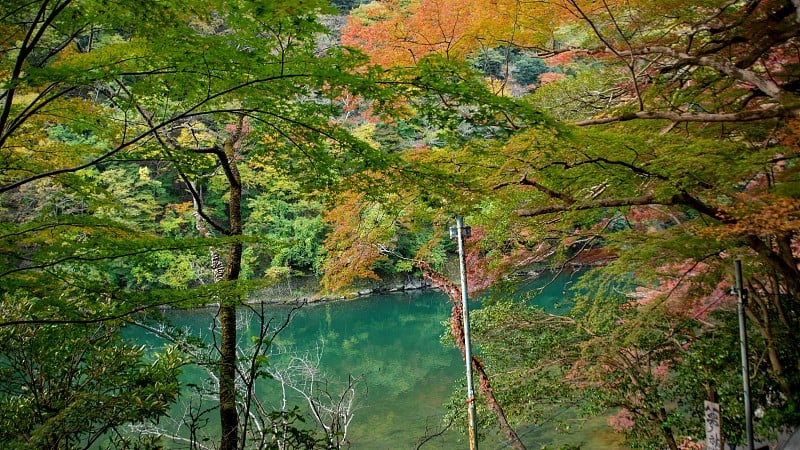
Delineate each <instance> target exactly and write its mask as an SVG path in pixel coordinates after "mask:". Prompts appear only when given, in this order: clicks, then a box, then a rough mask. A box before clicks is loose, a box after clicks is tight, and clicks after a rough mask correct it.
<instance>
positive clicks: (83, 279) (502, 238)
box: [0, 0, 800, 449]
mask: <svg viewBox="0 0 800 450" xmlns="http://www.w3.org/2000/svg"><path fill="white" fill-rule="evenodd" d="M799 34H800V5H798V4H797V2H796V1H793V0H748V1H745V0H739V1H737V0H732V1H716V0H709V1H705V2H696V1H695V2H689V1H682V0H670V1H658V2H647V1H638V0H637V1H626V2H617V1H612V0H604V1H601V2H595V1H577V0H556V1H553V2H540V3H520V2H511V1H506V0H495V1H490V2H485V1H466V2H465V1H455V0H412V1H401V0H377V1H372V2H365V1H336V2H333V4H332V5H331V4H328V3H327V2H324V1H317V0H312V1H303V2H297V1H289V0H286V1H283V0H279V1H270V2H267V3H266V4H265V3H264V2H255V1H247V0H236V1H222V0H212V1H194V0H189V1H184V2H173V1H162V2H155V3H154V2H148V1H139V0H137V1H127V2H106V1H100V0H36V1H19V0H10V1H5V2H3V3H2V4H0V162H1V164H0V312H1V314H0V353H1V354H2V356H1V357H0V379H2V381H1V382H0V387H1V388H0V411H1V412H0V425H2V427H0V446H2V447H4V448H6V447H8V448H54V449H55V448H90V447H92V446H98V445H102V446H112V447H116V448H134V447H136V446H139V447H136V448H156V447H157V446H158V445H163V443H164V441H166V440H167V438H168V437H169V436H167V435H168V434H169V432H170V431H174V430H163V429H161V428H158V426H157V425H159V424H161V422H160V420H161V419H162V418H164V417H166V415H167V414H169V411H170V405H172V404H173V403H174V402H175V401H176V399H177V398H178V397H179V396H181V395H186V394H185V392H184V393H182V390H181V385H180V383H179V379H178V376H179V374H180V372H181V370H182V369H185V368H186V367H188V366H189V365H198V366H201V367H203V368H204V370H207V371H208V374H209V380H210V384H211V385H212V389H211V392H210V393H208V395H210V396H211V397H212V398H213V400H214V401H215V402H216V404H217V405H218V407H215V409H214V411H204V412H203V415H202V417H199V416H198V417H194V418H193V419H194V424H195V425H196V424H198V423H207V421H209V420H211V421H213V422H214V423H216V424H218V425H215V427H214V429H215V430H218V431H217V432H216V435H214V436H212V437H207V439H210V440H211V441H213V442H214V443H213V444H209V445H211V446H212V447H213V448H222V449H235V448H335V447H340V446H344V445H346V440H345V439H344V436H343V435H342V430H341V429H339V428H337V426H338V425H334V424H333V423H331V424H324V423H321V422H320V423H319V424H317V429H316V430H311V429H309V428H308V427H306V426H304V425H302V422H300V421H299V420H300V416H302V413H300V412H298V411H296V410H295V411H293V412H292V411H278V412H273V411H266V410H263V409H259V408H260V406H261V405H260V404H259V402H258V399H257V398H255V396H254V394H253V393H254V392H255V388H254V386H255V385H256V384H257V383H262V382H269V377H270V376H269V375H268V364H269V362H268V361H267V358H266V357H265V356H264V355H265V354H266V349H267V348H268V347H269V345H270V342H271V339H272V337H274V336H271V335H269V333H268V327H267V325H269V324H268V322H269V321H268V320H266V319H264V327H263V330H262V333H261V334H260V335H258V336H252V337H249V336H248V337H246V340H250V341H251V343H252V346H251V347H248V348H247V349H242V348H238V349H237V343H240V342H241V338H242V336H241V335H240V331H239V328H237V325H238V323H237V320H238V319H237V314H236V310H237V307H240V306H242V305H244V304H246V303H247V300H248V299H249V296H250V293H252V292H253V291H254V290H256V289H259V288H263V287H268V286H270V285H272V284H273V283H276V282H278V281H280V280H285V279H286V277H291V276H297V275H309V274H311V275H314V276H317V277H320V278H321V279H322V287H323V288H324V289H325V290H327V291H329V292H335V291H341V290H344V289H347V288H348V286H350V285H351V284H352V283H354V282H357V281H358V280H362V279H367V278H380V277H385V276H388V275H396V274H410V273H414V274H420V273H421V274H424V275H425V276H427V277H429V278H430V279H432V280H434V282H436V283H437V284H438V285H439V287H440V288H441V289H442V290H443V291H445V292H446V293H447V294H448V295H450V296H451V297H452V298H458V297H459V296H460V292H459V288H458V287H457V286H455V285H454V284H453V283H452V282H451V281H450V280H447V279H445V278H444V277H443V276H442V275H441V273H442V271H443V269H444V267H445V264H446V262H447V261H448V260H451V259H452V258H453V252H454V247H453V246H454V244H453V243H452V242H450V239H449V238H448V236H447V227H448V226H449V225H450V224H451V223H452V222H453V221H454V217H455V216H456V215H459V216H463V217H465V219H466V221H467V223H468V224H469V225H471V226H472V238H470V240H469V242H468V253H469V254H468V268H469V281H470V287H471V289H472V290H473V291H474V292H478V291H482V290H484V289H486V288H489V287H492V288H493V289H492V290H491V292H492V294H491V295H490V296H488V297H486V298H485V299H484V301H483V308H482V309H480V310H478V311H475V312H474V313H473V317H474V319H473V320H474V326H475V330H473V333H474V334H473V339H474V340H475V341H476V343H477V344H479V346H480V349H481V355H480V356H481V357H480V358H477V359H475V361H474V364H475V367H476V369H477V370H478V371H479V373H480V376H481V377H482V378H481V383H482V387H483V388H484V389H483V390H484V393H485V394H487V395H486V396H485V397H484V399H482V400H481V402H482V403H480V406H481V408H482V410H481V411H480V414H479V417H480V418H481V420H482V423H481V427H484V426H495V425H499V426H500V427H501V428H502V429H503V430H505V432H506V436H507V437H508V439H509V440H510V442H511V444H512V445H514V446H516V447H522V446H523V444H522V442H521V441H519V440H518V439H517V437H516V435H515V433H514V429H515V428H516V427H519V426H522V425H531V424H536V423H537V422H538V421H540V420H542V418H545V417H548V416H549V415H552V414H553V410H552V408H555V407H558V408H563V407H564V406H565V405H571V406H575V413H580V414H586V415H600V416H609V417H611V419H610V420H609V423H610V424H611V425H612V426H614V427H615V428H616V429H617V430H618V431H620V432H621V433H624V435H625V436H626V439H627V442H628V443H629V444H630V445H631V446H632V447H634V448H670V449H678V448H682V447H683V448H687V447H686V446H687V445H691V444H692V442H697V441H698V440H699V439H702V435H703V414H702V408H703V402H704V400H710V401H714V402H718V403H720V404H721V407H722V411H723V415H724V423H725V427H724V428H723V438H724V439H725V440H726V441H728V442H733V443H742V442H744V440H745V430H744V419H743V417H744V410H743V405H742V391H741V370H740V369H741V363H740V360H739V342H738V325H737V311H736V306H737V305H736V295H735V293H734V292H733V291H732V287H733V267H734V260H740V261H742V263H743V267H744V277H745V288H746V290H747V294H748V298H749V304H748V307H747V320H748V323H749V332H750V335H751V350H750V360H749V361H748V364H749V369H750V373H751V374H752V380H751V385H752V387H753V394H752V401H753V405H754V408H755V409H756V410H757V414H756V416H757V420H756V432H757V434H758V436H759V438H760V439H764V440H768V439H771V438H773V437H774V435H775V434H776V433H777V432H779V431H782V430H785V429H792V428H795V427H796V426H797V425H798V423H800V413H798V410H799V409H800V398H799V397H798V394H797V393H798V392H800V353H798V345H797V338H796V336H797V335H798V332H800V323H798V320H800V319H798V314H800V303H798V301H799V300H800V297H799V296H800V268H799V266H798V263H800V242H799V241H798V231H800V180H799V179H798V177H800V174H799V173H798V161H797V159H798V156H800V38H799V37H798V35H799ZM532 264H533V265H536V266H537V267H539V268H544V267H547V268H551V269H553V270H555V271H557V272H558V271H564V270H573V269H574V268H576V267H581V268H589V269H588V270H580V271H579V272H578V275H576V276H579V279H578V281H577V282H576V284H575V286H574V289H572V290H571V291H570V292H565V305H566V306H567V307H566V308H564V309H562V310H560V311H562V312H561V313H560V314H558V315H557V314H555V313H554V312H552V311H544V310H541V309H539V308H537V307H535V306H532V304H533V303H532V302H530V301H528V300H529V299H528V298H520V297H519V296H518V295H511V294H507V293H506V292H507V291H505V290H504V289H503V286H504V285H505V282H506V276H507V275H509V274H511V273H513V272H515V271H516V270H518V269H519V268H520V267H527V266H530V265H532ZM208 304H214V305H217V307H218V316H217V317H218V328H217V329H216V330H215V331H216V333H217V334H216V336H217V339H215V340H214V343H213V345H212V346H211V347H209V348H201V345H200V344H199V343H198V342H195V341H193V340H192V339H191V338H189V337H186V336H181V335H180V334H179V333H174V330H168V329H166V328H164V327H162V326H161V324H160V319H159V314H158V312H159V310H160V309H162V308H164V307H174V308H191V307H194V306H199V305H208ZM456 313H457V311H456V310H455V309H454V317H457V315H455V314H456ZM456 322H457V321H454V322H453V323H452V330H451V331H452V334H453V337H455V338H456V339H455V342H456V344H457V345H458V344H459V337H460V334H459V333H462V332H463V330H461V329H460V328H459V325H458V324H457V323H456ZM134 324H136V325H137V326H140V327H145V328H147V329H149V330H151V331H153V332H155V333H158V334H159V335H160V336H161V337H163V338H167V339H168V340H170V341H171V342H173V343H174V345H173V346H170V347H168V348H167V349H165V350H164V351H163V352H161V353H160V354H157V355H153V354H150V353H147V352H145V350H144V348H143V347H141V346H138V345H133V344H132V343H131V342H129V341H127V340H125V339H123V338H122V333H123V330H124V329H125V328H126V327H130V326H132V325H134ZM489 383H491V384H489ZM489 386H491V388H490V389H489ZM454 414H456V415H459V417H460V415H461V414H462V413H461V412H460V411H454ZM211 415H213V417H211ZM332 417H333V416H332ZM201 419H202V420H201ZM462 419H463V418H462ZM203 420H204V421H206V422H202V421H203ZM331 420H332V421H334V422H335V420H334V419H331ZM336 420H338V419H336ZM134 424H135V425H137V427H139V428H136V429H138V430H144V429H147V430H150V431H148V432H147V433H145V432H142V433H138V434H136V433H131V431H130V430H131V429H132V428H131V425H134ZM143 424H144V425H147V426H148V427H150V428H147V427H145V428H142V426H143ZM328 425H329V426H328ZM152 430H160V431H159V433H161V434H159V433H155V432H153V431H152ZM195 431H197V430H195ZM176 433H177V432H176ZM198 436H199V435H195V434H192V435H191V436H189V437H186V436H184V437H182V438H181V439H189V440H190V441H192V442H193V443H194V444H197V445H200V444H199V442H200V440H201V438H200V437H198ZM172 437H173V438H177V436H172ZM178 441H180V440H178ZM194 444H193V445H194ZM203 445H205V444H203Z"/></svg>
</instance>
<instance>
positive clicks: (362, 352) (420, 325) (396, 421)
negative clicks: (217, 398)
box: [168, 282, 624, 450]
mask: <svg viewBox="0 0 800 450" xmlns="http://www.w3.org/2000/svg"><path fill="white" fill-rule="evenodd" d="M562 290H563V282H561V283H555V284H554V285H552V286H549V287H548V291H546V292H544V294H543V295H540V296H539V297H538V298H539V300H538V302H544V303H545V304H546V303H548V302H549V303H551V304H552V303H553V302H555V301H556V300H557V298H560V295H561V292H562ZM269 308H273V309H274V313H275V314H274V315H275V317H283V311H284V309H285V307H277V306H271V307H269ZM449 315H450V304H449V302H448V300H447V298H446V297H445V296H444V295H443V294H441V293H440V292H438V291H424V292H414V293H396V294H389V295H377V296H371V297H366V298H360V299H355V300H348V301H340V302H331V303H323V304H314V305H307V306H305V307H304V308H302V309H301V310H300V311H298V312H297V313H296V315H295V316H294V319H293V320H292V322H291V324H290V325H289V326H288V328H287V329H285V330H283V331H282V332H281V333H280V334H279V336H278V338H277V339H276V341H275V342H274V346H275V348H276V349H280V350H281V351H282V352H290V353H292V352H293V353H300V354H302V353H304V352H310V354H312V355H316V354H317V350H318V349H322V352H321V354H322V356H321V360H320V367H321V369H322V370H323V371H324V373H325V375H326V377H327V378H328V379H330V380H331V381H332V382H334V384H336V382H337V381H338V382H341V381H343V380H347V379H348V377H349V376H355V377H357V376H363V379H364V382H363V383H362V384H360V385H359V394H358V400H357V402H356V403H357V405H358V406H357V409H356V411H355V415H354V418H353V421H352V423H351V425H350V429H349V432H348V437H349V440H350V443H351V448H352V449H354V450H378V449H413V448H415V447H416V444H417V442H418V440H419V439H420V438H421V437H422V436H423V435H425V433H426V430H435V429H436V428H437V427H438V426H439V425H440V424H441V419H442V416H443V415H444V414H445V412H446V407H445V403H446V402H447V401H448V399H449V398H450V397H451V395H452V394H453V392H456V393H457V395H460V394H461V393H460V388H459V387H458V386H459V385H460V381H461V380H463V376H464V375H463V374H464V363H463V361H462V359H461V356H460V354H459V352H458V350H456V349H455V348H454V347H452V346H448V345H445V344H443V343H442V342H441V336H442V334H443V333H444V332H446V330H447V329H446V328H445V325H443V322H445V321H447V320H448V317H449ZM168 316H169V318H170V319H171V320H172V321H173V323H174V324H175V325H177V326H181V327H188V328H190V329H192V330H194V331H195V332H198V333H201V334H202V333H204V332H205V333H207V330H208V329H209V325H210V324H211V323H212V320H213V310H211V309H208V310H205V309H199V310H193V311H175V312H172V313H170V314H169V315H168ZM251 326H252V327H255V326H256V325H255V324H251ZM250 333H255V331H254V329H252V330H242V334H243V335H245V336H247V335H248V334H250ZM477 352H478V354H479V350H478V351H477ZM270 362H271V364H272V365H273V366H276V367H279V366H280V365H281V364H284V363H285V361H282V357H281V356H280V355H276V356H273V357H272V358H271V359H270ZM198 376H200V375H199V374H197V373H193V372H191V371H188V372H187V373H186V374H185V377H184V378H185V381H186V382H187V383H195V382H198V381H199V380H195V379H193V377H198ZM269 383H270V382H269V381H268V382H267V384H269ZM259 395H260V396H262V398H276V399H277V398H278V397H279V395H278V391H277V389H275V390H272V391H270V390H267V391H262V392H259ZM459 398H460V397H459ZM275 405H277V403H275ZM520 433H521V434H522V435H523V439H524V441H525V443H526V445H527V446H528V448H529V449H540V448H542V447H543V446H548V448H552V449H555V448H559V447H561V446H562V445H565V444H572V445H576V444H579V445H582V446H583V448H584V449H597V450H616V449H621V448H624V447H621V446H620V445H619V438H618V437H617V436H615V435H613V433H611V432H610V431H609V429H608V427H607V426H606V425H605V422H604V421H603V420H597V421H593V422H589V423H584V424H583V426H582V427H581V430H580V431H579V432H578V433H575V434H571V435H563V434H559V433H557V432H556V431H555V430H552V429H549V428H548V427H547V425H546V424H545V425H543V426H537V427H535V428H530V429H522V430H520ZM454 448H469V446H468V444H467V442H466V439H465V436H464V433H463V432H460V431H458V430H456V429H453V430H451V431H448V432H446V433H444V434H443V435H442V436H441V437H439V438H437V439H435V440H432V441H430V442H428V443H426V444H425V445H424V446H423V447H422V449H454ZM481 448H482V449H500V448H508V447H507V446H506V444H505V442H504V441H503V440H502V439H498V438H497V437H496V436H495V435H494V434H493V433H489V434H488V435H487V437H486V439H485V440H484V441H482V442H481Z"/></svg>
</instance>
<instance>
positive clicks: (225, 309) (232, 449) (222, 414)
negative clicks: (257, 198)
mask: <svg viewBox="0 0 800 450" xmlns="http://www.w3.org/2000/svg"><path fill="white" fill-rule="evenodd" d="M240 129H241V124H240V126H239V130H237V133H236V135H235V136H234V138H231V139H228V140H226V141H225V144H224V147H223V149H222V150H219V149H217V150H216V151H212V153H214V154H215V155H216V156H217V159H218V160H219V162H220V164H221V165H222V168H223V170H224V172H225V176H226V178H227V180H228V187H229V188H230V193H229V194H230V199H229V202H228V222H229V228H228V230H226V231H227V234H228V235H229V236H232V237H234V238H235V237H239V236H241V235H242V183H241V178H240V176H239V170H238V168H237V167H236V162H235V160H234V142H235V140H236V139H237V138H238V136H239V134H240ZM192 191H193V200H194V216H195V220H196V227H197V230H198V231H199V232H200V234H201V235H202V236H203V237H207V238H212V237H213V234H212V233H211V231H210V230H209V229H208V227H206V223H205V220H204V219H203V217H202V215H201V213H200V211H201V210H202V204H201V202H202V198H200V194H199V192H200V191H199V190H198V189H197V187H196V186H195V185H194V184H192ZM227 262H228V264H227V268H226V267H225V265H223V263H222V261H221V260H220V256H219V253H218V252H217V250H216V249H213V248H212V249H211V270H212V272H213V275H214V282H215V283H217V282H220V281H236V280H238V279H239V273H240V272H241V266H242V243H241V241H239V240H237V241H234V242H233V243H232V244H230V246H229V248H228V261H227ZM218 301H219V322H220V347H219V419H220V446H219V448H220V449H221V450H238V448H239V444H240V441H239V412H238V411H237V408H236V363H237V361H236V359H237V358H236V341H237V333H236V307H237V306H238V305H239V301H240V299H239V298H222V297H220V298H218ZM241 444H242V446H243V445H244V437H242V441H241Z"/></svg>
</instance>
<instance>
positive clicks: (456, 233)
mask: <svg viewBox="0 0 800 450" xmlns="http://www.w3.org/2000/svg"><path fill="white" fill-rule="evenodd" d="M454 228H455V229H454ZM470 235H471V230H470V227H465V226H464V221H463V219H462V218H461V216H457V217H456V226H455V227H450V238H451V239H452V238H454V237H455V238H457V239H458V266H459V269H460V271H461V311H462V320H463V323H464V361H465V362H466V368H467V419H468V420H469V448H470V450H478V416H477V413H476V412H475V389H474V387H473V383H472V349H471V344H470V338H469V302H468V296H467V263H466V260H465V258H464V239H465V238H468V237H470Z"/></svg>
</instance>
